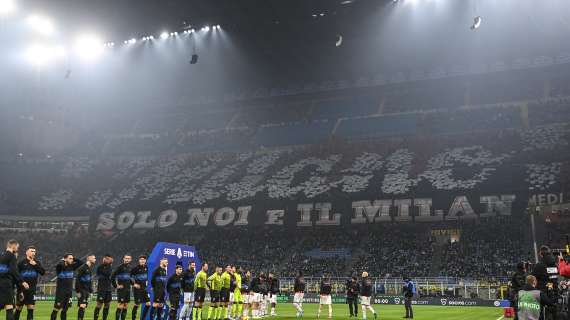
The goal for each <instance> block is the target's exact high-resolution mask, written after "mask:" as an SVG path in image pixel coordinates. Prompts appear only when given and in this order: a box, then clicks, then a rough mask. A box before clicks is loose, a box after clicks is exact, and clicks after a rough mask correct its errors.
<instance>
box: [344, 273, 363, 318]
mask: <svg viewBox="0 0 570 320" xmlns="http://www.w3.org/2000/svg"><path fill="white" fill-rule="evenodd" d="M359 292H360V285H359V284H358V279H357V278H356V277H355V276H353V277H352V278H351V279H350V280H348V281H347V282H346V303H348V312H350V317H351V318H352V317H356V318H358V293H359Z"/></svg>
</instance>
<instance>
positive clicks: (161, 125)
mask: <svg viewBox="0 0 570 320" xmlns="http://www.w3.org/2000/svg"><path fill="white" fill-rule="evenodd" d="M569 12H570V3H568V2H567V1H563V0H549V1H542V2H538V1H531V0H502V1H500V2H497V1H492V0H480V1H476V0H468V1H450V0H378V1H371V0H370V1H369V0H348V1H340V0H338V1H337V0H334V1H333V0H330V1H325V0H308V1H301V0H291V1H279V0H263V1H262V0H244V1H241V0H240V1H230V0H216V1H206V0H190V1H179V0H168V1H155V0H145V1H140V0H139V1H134V0H124V1H119V2H117V1H110V0H101V1H93V2H87V1H76V2H73V1H69V0H50V1H41V0H14V1H12V0H0V43H2V45H1V47H2V49H1V50H0V60H1V62H0V150H1V152H0V181H1V182H2V183H0V242H1V243H2V244H4V243H6V242H7V241H8V240H10V239H16V240H18V241H19V242H20V255H23V249H24V248H25V247H27V246H29V245H33V246H35V247H37V250H38V256H37V258H38V260H40V261H41V262H42V265H44V266H46V270H47V274H46V275H45V276H43V277H41V279H40V283H41V287H40V288H39V290H40V292H39V293H38V296H39V295H45V296H49V295H52V294H53V292H54V290H55V281H54V280H55V279H56V278H57V276H58V275H57V274H56V269H55V265H56V264H57V263H58V262H59V261H60V259H61V258H62V255H63V254H64V253H67V252H72V253H73V254H74V255H75V256H76V257H79V258H84V257H85V256H86V255H87V254H88V253H89V254H90V253H94V254H95V255H96V256H97V257H102V256H103V255H105V254H111V255H113V256H114V257H115V259H116V260H115V261H118V260H119V257H121V256H122V255H123V254H125V253H130V254H132V255H133V257H138V256H139V255H143V254H144V255H148V254H150V251H151V250H152V248H153V247H154V245H155V244H156V243H158V242H169V243H179V244H185V245H191V246H193V247H195V248H196V250H197V252H198V255H199V257H200V260H201V261H207V262H208V263H209V264H210V266H211V267H210V268H211V270H213V266H225V265H228V264H232V265H237V266H240V267H243V268H244V269H247V270H251V271H252V272H261V271H264V272H272V273H274V274H276V275H277V276H278V277H279V278H280V279H281V292H282V293H287V292H289V293H291V292H292V291H293V286H294V284H293V279H294V278H295V277H296V275H297V274H298V272H299V271H302V272H303V274H304V275H305V277H307V278H308V279H309V283H308V284H309V285H308V289H307V290H308V292H313V293H318V291H319V279H320V278H322V277H331V278H333V279H335V280H334V286H333V291H334V292H335V293H336V294H339V295H343V294H344V292H345V291H346V285H345V280H346V279H348V278H350V277H351V276H354V275H357V276H360V274H361V273H362V272H363V271H367V272H368V273H369V274H370V275H371V277H372V278H373V279H374V281H375V282H374V283H375V286H374V288H375V292H376V294H378V295H379V296H381V295H399V294H401V292H400V291H401V279H402V277H410V278H412V279H415V281H416V282H417V283H418V284H419V288H418V290H419V294H420V295H421V296H423V297H437V298H438V299H439V298H442V297H449V298H465V299H467V298H469V299H481V300H488V301H498V300H507V299H508V297H507V296H508V291H509V285H510V283H509V281H510V279H511V277H512V276H513V274H514V272H515V271H516V270H517V269H516V265H517V263H519V262H528V263H530V264H534V263H535V262H536V261H535V260H536V259H537V256H536V254H537V247H536V245H537V244H538V246H541V245H547V246H549V247H550V248H552V249H560V250H561V251H563V249H564V248H566V250H567V248H568V245H569V243H568V233H569V230H570V201H568V197H570V145H569V142H570V45H569V44H570V42H569V41H567V40H568V34H570V24H569V23H568V21H570V20H569V19H568V13H569ZM40 13H41V14H42V15H45V17H48V18H45V17H44V16H41V19H44V20H41V19H40V18H38V17H39V14H40ZM32 14H34V15H35V16H34V17H35V19H32V18H31V16H30V15H32ZM476 17H479V18H480V20H479V23H480V25H479V24H477V25H473V26H471V24H472V22H473V18H476ZM38 20H40V21H39V22H43V24H42V23H39V26H38ZM34 21H35V24H34ZM470 26H471V28H470ZM82 32H84V33H82ZM85 35H87V36H86V37H85ZM82 36H83V38H82ZM192 55H196V59H197V61H194V62H195V63H192V64H190V63H189V61H190V59H191V56H192ZM533 246H534V247H533ZM569 253H570V252H566V256H567V257H568V254H569ZM430 283H431V285H430ZM438 301H439V300H438ZM441 301H442V304H443V300H441ZM474 301H475V300H474ZM477 301H478V300H477ZM398 303H399V302H396V304H398ZM491 306H492V304H491ZM496 306H498V305H495V307H496ZM291 308H292V307H291ZM420 310H421V309H420ZM335 312H336V309H335ZM501 314H502V312H499V313H498V315H499V316H500V315H501ZM492 318H493V319H496V318H497V317H494V316H493V317H492ZM426 319H427V318H426ZM434 319H435V318H434ZM438 319H439V318H438ZM441 319H444V318H441ZM445 319H446V318H445ZM450 319H452V318H450ZM454 319H468V318H467V317H465V318H463V317H461V316H457V318H454ZM474 319H484V318H477V317H476V318H474ZM485 319H486V318H485ZM489 319H491V318H489Z"/></svg>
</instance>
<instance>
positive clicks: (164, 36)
mask: <svg viewBox="0 0 570 320" xmlns="http://www.w3.org/2000/svg"><path fill="white" fill-rule="evenodd" d="M160 38H161V39H166V38H168V32H166V31H164V32H163V33H161V34H160Z"/></svg>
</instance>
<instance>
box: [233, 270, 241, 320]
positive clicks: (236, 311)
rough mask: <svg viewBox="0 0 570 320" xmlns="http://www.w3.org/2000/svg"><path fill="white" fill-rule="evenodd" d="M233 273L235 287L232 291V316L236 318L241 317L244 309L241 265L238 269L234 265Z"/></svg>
mask: <svg viewBox="0 0 570 320" xmlns="http://www.w3.org/2000/svg"><path fill="white" fill-rule="evenodd" d="M232 274H233V276H234V279H235V288H234V291H233V292H232V293H230V294H231V295H232V296H233V305H232V312H231V315H230V317H231V318H232V319H234V320H236V319H239V318H240V316H241V313H242V311H243V296H242V294H241V286H242V284H241V275H242V269H241V267H240V268H239V269H238V270H236V267H235V266H233V267H232Z"/></svg>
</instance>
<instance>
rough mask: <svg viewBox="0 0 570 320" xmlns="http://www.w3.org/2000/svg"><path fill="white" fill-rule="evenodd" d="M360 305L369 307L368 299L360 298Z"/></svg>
mask: <svg viewBox="0 0 570 320" xmlns="http://www.w3.org/2000/svg"><path fill="white" fill-rule="evenodd" d="M360 304H361V305H363V306H369V305H370V297H364V296H360Z"/></svg>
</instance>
